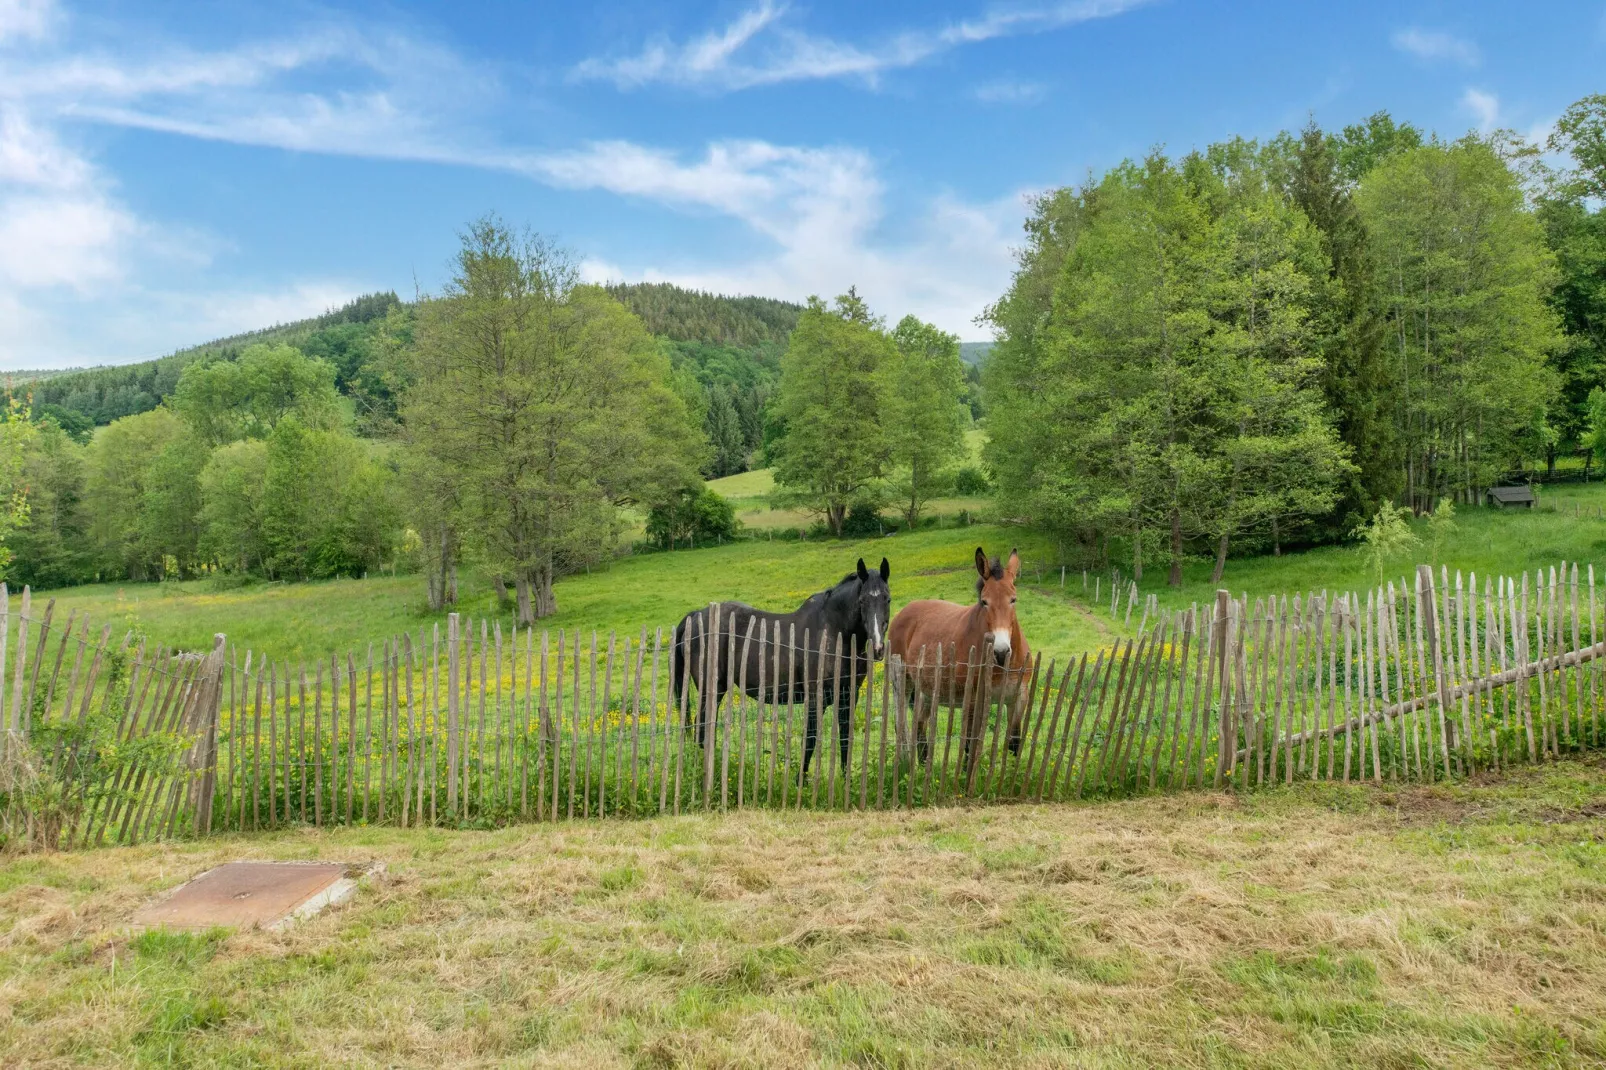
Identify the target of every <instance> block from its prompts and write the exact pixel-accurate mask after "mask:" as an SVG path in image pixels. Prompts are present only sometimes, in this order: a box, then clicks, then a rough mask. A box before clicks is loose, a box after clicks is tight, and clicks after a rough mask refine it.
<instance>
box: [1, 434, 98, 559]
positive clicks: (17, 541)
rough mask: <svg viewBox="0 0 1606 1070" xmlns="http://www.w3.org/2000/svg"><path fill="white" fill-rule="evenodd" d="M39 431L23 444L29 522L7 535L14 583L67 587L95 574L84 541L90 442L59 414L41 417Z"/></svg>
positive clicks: (24, 482)
mask: <svg viewBox="0 0 1606 1070" xmlns="http://www.w3.org/2000/svg"><path fill="white" fill-rule="evenodd" d="M35 423H36V424H37V426H38V434H37V435H35V436H33V437H32V438H31V440H30V441H28V442H27V443H26V444H25V446H24V448H23V464H22V484H23V486H25V487H26V488H27V505H28V515H27V523H26V524H25V525H23V526H22V527H19V528H17V529H15V530H14V531H13V532H12V533H11V535H10V537H9V538H8V539H7V540H6V545H7V546H9V547H10V548H11V549H12V550H13V551H14V553H15V557H14V558H13V560H12V561H11V564H10V567H9V569H8V571H7V572H6V574H5V578H7V579H9V580H10V581H11V582H12V585H13V586H15V585H17V584H31V585H32V586H34V587H36V588H40V587H63V586H66V585H68V584H73V583H82V582H84V581H86V580H88V579H91V578H92V577H93V574H94V573H93V564H92V561H91V559H90V557H89V554H88V552H87V548H86V545H85V541H84V522H85V516H84V510H83V494H84V448H83V447H82V446H81V445H79V444H78V442H77V441H76V440H74V439H73V438H72V437H71V436H70V435H69V434H68V433H67V432H65V431H63V430H62V428H61V426H60V425H59V424H57V423H56V422H55V421H54V420H53V419H50V418H45V419H36V420H35Z"/></svg>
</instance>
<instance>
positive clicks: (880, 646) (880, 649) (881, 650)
mask: <svg viewBox="0 0 1606 1070" xmlns="http://www.w3.org/2000/svg"><path fill="white" fill-rule="evenodd" d="M886 655H887V646H886V644H885V643H876V644H874V645H873V646H871V647H870V657H871V659H873V660H875V661H880V660H881V659H882V658H884V657H886Z"/></svg>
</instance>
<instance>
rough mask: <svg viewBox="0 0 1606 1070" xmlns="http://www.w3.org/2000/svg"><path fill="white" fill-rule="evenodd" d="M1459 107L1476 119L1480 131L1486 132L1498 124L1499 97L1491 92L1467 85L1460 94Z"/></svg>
mask: <svg viewBox="0 0 1606 1070" xmlns="http://www.w3.org/2000/svg"><path fill="white" fill-rule="evenodd" d="M1461 108H1462V110H1463V111H1467V112H1470V113H1471V114H1472V116H1473V118H1475V119H1476V120H1477V122H1478V130H1479V131H1480V132H1481V133H1485V134H1487V133H1489V132H1490V131H1492V130H1494V129H1495V128H1496V127H1498V126H1499V125H1500V98H1499V97H1497V96H1495V95H1494V94H1493V93H1486V92H1484V91H1483V90H1481V89H1476V88H1474V87H1472V86H1468V87H1467V89H1466V92H1464V93H1462V94H1461Z"/></svg>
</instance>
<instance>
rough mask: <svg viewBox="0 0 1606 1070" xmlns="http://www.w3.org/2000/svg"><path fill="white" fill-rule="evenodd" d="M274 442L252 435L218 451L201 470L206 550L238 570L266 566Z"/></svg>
mask: <svg viewBox="0 0 1606 1070" xmlns="http://www.w3.org/2000/svg"><path fill="white" fill-rule="evenodd" d="M267 470H268V447H267V444H266V443H264V442H262V441H260V440H253V439H247V440H243V441H240V442H231V443H229V444H228V445H227V446H220V447H218V448H217V449H216V450H214V451H213V452H212V456H211V457H210V459H208V461H207V462H206V467H205V468H204V469H202V471H201V476H200V480H199V482H200V488H201V511H200V514H199V516H198V518H197V520H198V522H199V524H200V527H201V537H200V550H201V554H202V556H203V557H204V558H206V559H208V560H211V561H215V562H217V563H218V564H219V565H221V566H222V567H223V568H225V569H227V570H229V571H233V572H250V571H253V570H257V569H260V568H262V566H263V564H264V561H265V559H266V557H267V544H266V542H265V540H264V538H263V533H262V498H263V490H264V487H265V485H266V482H267Z"/></svg>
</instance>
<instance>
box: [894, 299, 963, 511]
mask: <svg viewBox="0 0 1606 1070" xmlns="http://www.w3.org/2000/svg"><path fill="white" fill-rule="evenodd" d="M892 345H893V349H892V351H891V352H890V353H889V354H887V357H886V359H885V360H884V362H883V363H882V365H881V370H880V373H879V379H880V392H881V423H882V426H883V428H884V429H885V435H886V450H887V460H888V463H889V465H890V466H891V471H892V477H893V480H894V488H893V489H894V492H895V493H896V494H897V495H898V498H899V500H900V501H901V503H902V505H901V508H902V510H903V518H904V522H905V523H906V524H907V525H908V526H909V527H911V528H913V527H914V526H915V524H916V523H918V522H919V520H920V510H921V508H922V507H923V506H924V505H925V503H926V501H927V500H928V499H929V498H931V497H932V495H933V493H934V492H935V491H936V490H937V489H938V488H939V487H940V486H941V482H942V477H943V475H944V471H945V469H947V468H948V467H949V466H950V465H952V464H953V462H954V461H955V459H957V458H958V457H959V455H960V454H961V452H962V451H963V450H964V448H965V427H966V425H967V424H968V423H969V418H968V414H967V413H966V411H965V409H964V408H962V407H961V405H960V400H959V399H960V395H961V394H962V392H963V391H964V388H965V370H964V366H963V364H962V363H961V362H960V360H959V339H958V338H957V337H955V336H954V335H951V334H948V333H947V332H945V331H942V330H939V329H938V328H936V327H934V326H932V325H931V324H929V323H922V322H921V321H920V320H918V319H916V318H915V317H914V316H905V317H904V318H903V319H901V320H899V321H898V325H897V326H896V327H894V328H893V329H892Z"/></svg>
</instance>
